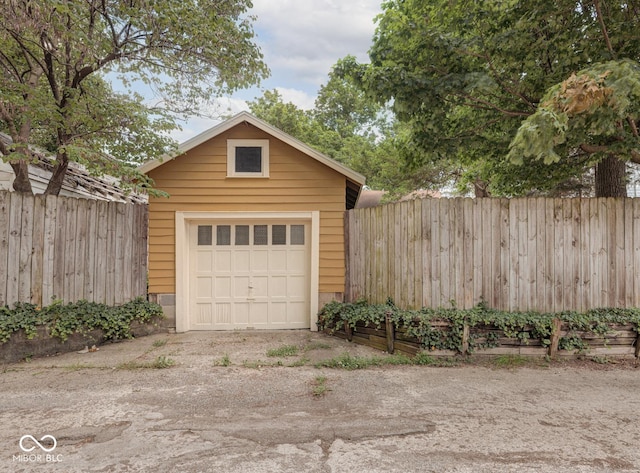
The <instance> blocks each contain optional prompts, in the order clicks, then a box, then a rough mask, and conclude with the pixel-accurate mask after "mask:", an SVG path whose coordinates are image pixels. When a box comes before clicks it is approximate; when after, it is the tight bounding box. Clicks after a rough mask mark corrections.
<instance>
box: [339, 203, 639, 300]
mask: <svg viewBox="0 0 640 473" xmlns="http://www.w3.org/2000/svg"><path fill="white" fill-rule="evenodd" d="M345 226H346V246H347V278H346V279H347V283H346V284H347V286H346V288H345V291H346V298H347V300H348V301H354V300H357V299H359V298H361V297H364V298H366V299H368V300H369V301H370V302H372V303H381V302H384V301H385V300H386V299H387V297H391V298H393V300H394V302H395V303H396V304H397V305H398V306H400V307H405V308H419V307H433V308H436V307H450V306H451V303H452V301H454V303H455V304H456V306H457V307H460V308H471V307H473V306H475V305H476V304H478V303H479V302H480V301H481V300H484V301H485V302H486V304H487V305H488V306H489V307H493V308H496V309H501V310H511V311H513V310H520V311H521V310H536V311H541V312H558V311H562V310H577V311H582V310H586V309H590V308H598V307H640V199H631V198H624V199H623V198H618V199H613V198H595V199H594V198H590V199H549V198H518V199H489V198H486V199H462V198H460V199H423V200H413V201H407V202H400V203H396V204H390V205H384V206H379V207H374V208H370V209H356V210H350V211H348V212H347V214H346V220H345Z"/></svg>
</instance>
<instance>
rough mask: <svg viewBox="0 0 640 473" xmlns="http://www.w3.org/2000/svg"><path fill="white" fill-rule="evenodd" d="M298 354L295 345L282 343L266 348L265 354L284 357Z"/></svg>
mask: <svg viewBox="0 0 640 473" xmlns="http://www.w3.org/2000/svg"><path fill="white" fill-rule="evenodd" d="M297 354H298V347H297V346H295V345H283V346H281V347H278V348H271V349H269V350H267V356H270V357H279V358H284V357H287V356H296V355H297Z"/></svg>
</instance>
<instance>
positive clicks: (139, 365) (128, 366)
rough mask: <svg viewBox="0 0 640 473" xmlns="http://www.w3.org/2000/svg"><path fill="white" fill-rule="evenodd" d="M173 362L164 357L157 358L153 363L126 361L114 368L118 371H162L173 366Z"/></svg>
mask: <svg viewBox="0 0 640 473" xmlns="http://www.w3.org/2000/svg"><path fill="white" fill-rule="evenodd" d="M175 364H176V362H175V360H174V359H172V358H168V357H166V356H159V357H157V358H156V359H155V360H153V361H147V362H144V363H143V362H140V361H126V362H124V363H120V364H119V365H118V366H116V368H117V369H119V370H139V369H146V368H152V369H164V368H169V367H171V366H174V365H175Z"/></svg>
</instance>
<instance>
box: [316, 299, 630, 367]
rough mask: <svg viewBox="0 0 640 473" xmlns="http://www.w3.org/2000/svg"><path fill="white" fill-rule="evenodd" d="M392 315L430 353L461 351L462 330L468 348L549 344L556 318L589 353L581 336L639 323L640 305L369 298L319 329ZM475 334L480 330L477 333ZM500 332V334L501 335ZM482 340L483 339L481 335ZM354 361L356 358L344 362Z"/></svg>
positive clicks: (342, 307) (575, 345) (564, 341)
mask: <svg viewBox="0 0 640 473" xmlns="http://www.w3.org/2000/svg"><path fill="white" fill-rule="evenodd" d="M387 316H389V318H390V320H391V321H392V323H393V325H394V327H395V329H396V330H401V331H404V332H405V333H406V334H407V335H408V336H411V337H415V338H417V339H418V341H419V342H420V344H421V346H422V348H423V349H424V350H425V351H426V352H427V353H428V352H429V351H432V350H456V351H458V352H461V351H462V341H463V331H464V326H465V325H467V326H469V327H470V329H472V330H471V331H472V333H471V336H470V337H469V352H473V351H474V350H478V349H483V348H493V347H497V346H498V338H500V337H501V336H502V337H505V338H515V339H517V340H519V341H520V343H521V344H524V345H526V344H528V343H529V342H530V341H531V340H538V341H540V343H541V344H542V346H549V345H550V343H551V336H552V334H553V320H554V319H559V320H561V321H562V322H563V323H565V324H566V325H567V327H568V333H567V335H566V336H564V337H561V338H560V340H559V348H560V349H562V350H577V351H584V350H585V349H586V348H588V345H587V343H586V342H585V341H584V340H583V339H582V338H581V334H584V333H587V334H595V335H598V336H604V335H606V334H607V333H608V332H610V331H611V325H613V324H635V326H636V330H638V328H637V327H640V309H633V308H629V309H593V310H589V311H587V312H584V313H580V312H572V311H565V312H559V313H539V312H533V311H529V312H506V311H500V310H496V309H491V308H488V307H487V306H486V305H485V304H484V303H480V304H478V305H477V306H476V307H474V308H472V309H465V310H463V309H457V308H452V309H446V308H438V309H431V308H423V309H420V310H404V309H400V308H399V307H397V306H395V305H394V304H393V302H392V301H390V300H389V301H388V302H387V303H386V304H368V303H367V302H366V301H364V300H360V301H357V302H354V303H341V302H336V301H332V302H329V303H328V304H326V305H325V306H324V307H323V308H322V310H321V311H320V313H319V318H318V327H319V328H320V330H328V331H330V332H332V331H335V330H342V329H343V328H344V324H345V322H346V323H347V324H348V325H349V326H350V327H351V329H352V330H356V331H357V326H358V325H359V324H361V325H364V326H369V327H376V328H380V327H382V326H383V325H384V323H385V319H386V317H387ZM474 332H475V333H474ZM499 334H501V335H499ZM481 338H482V339H483V341H482V342H480V339H481ZM341 362H342V363H343V364H347V365H348V364H349V363H351V362H352V360H349V359H346V360H342V361H341Z"/></svg>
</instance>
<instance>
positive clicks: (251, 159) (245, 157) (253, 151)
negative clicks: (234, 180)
mask: <svg viewBox="0 0 640 473" xmlns="http://www.w3.org/2000/svg"><path fill="white" fill-rule="evenodd" d="M227 177H269V140H227Z"/></svg>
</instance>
